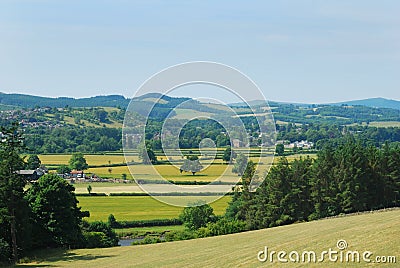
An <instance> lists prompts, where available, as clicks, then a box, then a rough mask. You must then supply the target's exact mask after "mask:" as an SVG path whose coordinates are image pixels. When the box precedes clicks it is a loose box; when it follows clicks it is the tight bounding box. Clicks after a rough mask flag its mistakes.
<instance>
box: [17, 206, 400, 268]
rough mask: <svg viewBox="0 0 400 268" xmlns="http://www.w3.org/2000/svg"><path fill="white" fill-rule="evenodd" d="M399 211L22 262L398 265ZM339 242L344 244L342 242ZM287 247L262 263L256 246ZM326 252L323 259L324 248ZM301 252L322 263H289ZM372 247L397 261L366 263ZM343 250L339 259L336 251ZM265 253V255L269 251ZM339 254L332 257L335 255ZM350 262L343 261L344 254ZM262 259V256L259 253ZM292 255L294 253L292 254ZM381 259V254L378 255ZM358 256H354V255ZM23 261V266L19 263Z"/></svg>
mask: <svg viewBox="0 0 400 268" xmlns="http://www.w3.org/2000/svg"><path fill="white" fill-rule="evenodd" d="M399 222H400V210H394V211H385V212H374V213H365V214H362V215H357V216H347V217H339V218H333V219H325V220H319V221H312V222H306V223H299V224H291V225H286V226H281V227H275V228H270V229H263V230H258V231H251V232H244V233H239V234H232V235H223V236H217V237H209V238H202V239H194V240H187V241H177V242H170V243H161V244H151V245H141V246H130V247H115V248H104V249H78V250H69V251H55V252H54V251H53V252H49V251H46V253H47V255H45V257H44V258H38V259H37V261H32V262H31V263H27V264H22V265H28V266H29V267H33V266H35V267H38V266H51V267H77V268H79V267H84V268H90V267H95V268H103V267H120V268H122V267H203V268H206V267H317V268H320V267H399V262H400V255H399V253H400V239H399V233H400V225H399ZM339 240H345V241H346V244H347V248H345V249H342V250H339V249H338V247H337V242H338V241H339ZM340 245H343V243H342V244H340ZM265 247H268V253H269V254H271V251H275V252H279V251H285V252H286V255H285V256H281V258H282V259H286V260H288V262H286V263H285V262H279V261H278V259H277V253H275V254H274V255H273V260H272V262H271V259H270V258H269V259H268V260H267V261H266V262H260V261H259V260H258V258H257V256H258V254H259V252H260V251H264V250H265ZM329 249H331V251H336V252H337V253H336V254H333V253H332V260H333V261H330V260H329V256H328V255H327V254H325V255H324V258H323V259H321V258H320V257H321V253H322V252H323V251H329ZM292 251H295V253H296V252H297V253H299V255H300V256H301V255H302V254H303V252H305V251H308V252H309V251H313V252H315V253H316V256H317V258H316V259H317V260H318V259H321V260H323V261H321V262H311V263H308V262H307V260H308V257H307V256H308V255H305V261H301V257H300V259H299V260H300V261H299V262H292V261H290V260H289V258H288V257H289V256H288V255H289V254H290V252H292ZM355 251H357V252H359V254H360V255H361V256H360V262H353V261H352V257H351V256H352V255H348V254H347V253H348V252H355ZM365 251H370V252H371V255H369V256H367V258H369V259H370V260H372V261H374V262H375V260H376V257H378V256H380V257H382V256H384V257H388V256H394V257H395V258H396V259H395V263H387V264H383V263H377V262H375V263H374V262H371V263H367V262H365V261H363V259H362V254H364V252H365ZM342 253H343V255H342V256H344V258H342V260H341V259H340V257H339V256H340V255H341V254H342ZM269 254H268V255H269ZM335 256H336V257H338V258H337V259H336V261H334V260H335V259H334V258H333V257H335ZM345 256H349V257H348V258H347V259H348V260H349V261H347V262H346V257H345ZM260 257H261V258H262V257H263V255H262V254H261V255H260ZM292 258H295V255H294V254H293V255H292ZM380 259H383V258H380ZM356 260H357V259H356ZM22 265H21V266H22Z"/></svg>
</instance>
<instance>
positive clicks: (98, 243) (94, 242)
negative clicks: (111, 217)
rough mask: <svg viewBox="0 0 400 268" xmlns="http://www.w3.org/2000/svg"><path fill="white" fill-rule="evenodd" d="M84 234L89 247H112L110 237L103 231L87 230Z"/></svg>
mask: <svg viewBox="0 0 400 268" xmlns="http://www.w3.org/2000/svg"><path fill="white" fill-rule="evenodd" d="M83 236H84V239H85V244H86V247H87V248H105V247H110V245H109V241H108V238H107V236H106V234H105V233H103V232H85V233H83Z"/></svg>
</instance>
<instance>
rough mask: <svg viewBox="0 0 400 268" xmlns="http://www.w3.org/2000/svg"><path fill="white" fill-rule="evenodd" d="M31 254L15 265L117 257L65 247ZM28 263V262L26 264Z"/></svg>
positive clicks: (41, 265) (49, 264)
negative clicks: (79, 252) (70, 249)
mask: <svg viewBox="0 0 400 268" xmlns="http://www.w3.org/2000/svg"><path fill="white" fill-rule="evenodd" d="M30 255H31V256H29V257H26V258H24V260H23V262H24V263H20V264H17V265H15V267H58V265H52V264H51V263H53V262H74V261H90V260H96V259H103V258H111V257H115V255H97V254H90V253H87V254H76V253H73V252H69V251H68V250H64V249H51V250H43V251H37V252H34V253H32V254H30ZM25 263H26V264H25Z"/></svg>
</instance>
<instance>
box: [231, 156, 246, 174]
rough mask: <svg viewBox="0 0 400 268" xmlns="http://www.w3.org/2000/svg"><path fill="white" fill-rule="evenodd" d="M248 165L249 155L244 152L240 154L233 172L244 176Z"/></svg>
mask: <svg viewBox="0 0 400 268" xmlns="http://www.w3.org/2000/svg"><path fill="white" fill-rule="evenodd" d="M246 166H247V157H246V156H245V155H244V154H238V156H237V158H236V161H235V164H234V165H233V168H232V172H233V173H237V174H238V175H239V176H242V175H243V173H244V171H245V169H246Z"/></svg>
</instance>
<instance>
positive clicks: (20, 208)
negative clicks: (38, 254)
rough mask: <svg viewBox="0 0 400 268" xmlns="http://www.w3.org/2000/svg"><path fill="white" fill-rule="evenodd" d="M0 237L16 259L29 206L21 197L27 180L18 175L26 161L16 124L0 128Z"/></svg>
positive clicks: (22, 244)
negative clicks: (21, 155) (23, 157)
mask: <svg viewBox="0 0 400 268" xmlns="http://www.w3.org/2000/svg"><path fill="white" fill-rule="evenodd" d="M0 133H1V134H0V135H1V142H0V225H1V228H0V229H1V231H0V239H3V240H4V241H6V242H7V243H8V245H10V247H11V250H10V251H11V256H10V257H11V260H12V261H13V262H14V263H15V262H16V261H17V260H18V251H19V249H24V248H25V245H24V243H23V242H24V241H23V239H24V238H23V237H22V235H23V234H24V230H26V229H27V228H28V227H29V226H28V223H26V221H25V219H26V218H27V214H28V207H27V204H26V202H25V200H24V187H25V184H26V181H25V180H24V179H23V178H22V177H21V176H20V175H19V174H18V171H19V170H21V169H23V168H24V166H25V163H24V162H23V160H22V158H21V157H20V155H19V153H20V150H21V148H22V147H23V143H22V136H21V134H20V133H19V131H18V124H13V126H12V127H10V128H2V129H1V131H0Z"/></svg>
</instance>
